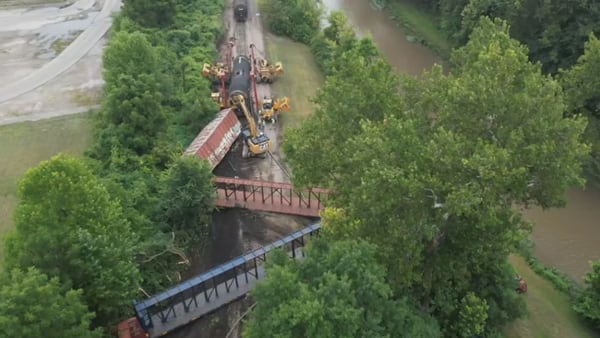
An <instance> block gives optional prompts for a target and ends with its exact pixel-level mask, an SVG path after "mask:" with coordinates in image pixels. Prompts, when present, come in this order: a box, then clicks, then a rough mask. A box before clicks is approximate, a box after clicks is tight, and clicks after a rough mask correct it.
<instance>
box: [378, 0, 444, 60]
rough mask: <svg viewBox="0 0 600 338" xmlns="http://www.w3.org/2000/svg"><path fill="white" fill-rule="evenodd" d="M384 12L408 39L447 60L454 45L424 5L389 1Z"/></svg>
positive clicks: (401, 0) (437, 19)
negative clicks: (401, 29) (402, 30)
mask: <svg viewBox="0 0 600 338" xmlns="http://www.w3.org/2000/svg"><path fill="white" fill-rule="evenodd" d="M384 10H385V11H386V12H388V13H389V14H390V17H391V18H392V19H393V20H394V21H396V22H397V23H398V25H399V26H401V27H402V28H403V29H404V30H405V32H406V33H407V38H408V39H411V40H414V42H418V43H421V44H423V45H425V46H426V47H428V48H430V49H431V50H433V51H434V52H435V53H436V54H437V55H439V56H440V57H442V58H443V59H444V60H447V59H448V58H449V57H450V53H451V52H452V47H453V46H452V43H450V41H449V40H448V38H447V37H446V34H444V32H443V31H442V29H441V28H440V27H439V25H438V22H439V18H438V17H437V15H436V14H435V13H432V12H431V11H430V10H429V9H426V8H424V6H423V5H422V4H419V3H413V2H411V1H409V0H388V1H387V4H386V6H385V7H384Z"/></svg>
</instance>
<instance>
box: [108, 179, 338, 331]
mask: <svg viewBox="0 0 600 338" xmlns="http://www.w3.org/2000/svg"><path fill="white" fill-rule="evenodd" d="M214 184H215V187H216V194H217V200H216V203H215V204H216V206H217V207H221V208H237V207H239V208H246V209H249V210H256V211H269V212H276V213H283V214H290V215H300V216H308V217H318V216H319V212H320V211H321V210H322V209H323V200H324V198H325V197H326V196H327V194H328V193H329V192H328V191H327V190H325V189H319V188H312V189H305V190H297V189H294V187H293V186H292V185H291V184H288V183H277V182H266V181H258V180H247V179H240V178H229V177H215V178H214ZM320 230H321V225H320V223H315V224H313V225H310V226H308V227H306V228H304V229H302V230H299V231H296V232H294V233H292V234H290V235H288V236H286V237H284V238H282V239H280V240H278V241H275V242H273V243H270V244H268V245H265V246H263V247H261V248H259V249H256V250H254V251H252V252H249V253H247V254H245V255H242V256H239V257H237V258H234V259H232V260H230V261H228V262H226V263H224V264H221V265H219V266H217V267H215V268H213V269H211V270H209V271H207V272H205V273H202V274H200V275H198V276H196V277H193V278H191V279H189V280H187V281H185V282H183V283H180V284H179V285H176V286H175V287H173V288H171V289H169V290H166V291H164V292H162V293H160V294H157V295H154V296H152V297H149V298H148V299H146V300H143V301H136V302H134V309H135V317H134V318H130V319H128V320H126V321H123V322H121V323H120V324H119V326H118V330H119V336H120V337H122V338H138V337H139V338H141V337H147V336H146V334H148V335H149V337H160V336H164V335H166V334H168V333H169V332H172V331H173V330H175V329H177V328H179V327H182V326H185V325H187V324H189V323H191V322H192V321H194V320H197V319H199V318H202V317H204V316H206V315H209V314H211V313H212V312H214V311H216V310H217V309H219V308H221V307H223V306H225V305H227V304H229V303H231V302H233V301H235V300H238V299H240V298H243V297H244V296H246V294H247V293H248V292H249V291H250V290H251V289H252V288H254V286H255V285H256V283H257V282H258V281H259V280H262V279H264V277H265V268H264V262H265V261H266V259H267V254H268V253H269V252H271V251H273V250H275V249H278V248H283V249H284V250H286V251H287V252H288V253H289V255H290V256H291V257H292V258H294V259H302V258H303V257H304V250H303V248H304V246H305V244H306V243H307V242H308V241H309V240H310V239H311V238H312V237H314V236H317V235H318V234H319V232H320Z"/></svg>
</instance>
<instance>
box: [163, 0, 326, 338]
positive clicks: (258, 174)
mask: <svg viewBox="0 0 600 338" xmlns="http://www.w3.org/2000/svg"><path fill="white" fill-rule="evenodd" d="M231 3H232V1H229V2H228V6H227V8H226V10H225V13H224V18H223V20H224V22H225V27H226V29H227V32H228V33H227V34H226V36H225V39H224V43H223V44H222V45H221V46H220V50H221V58H222V59H221V60H220V61H221V62H224V61H225V60H224V58H225V55H226V54H227V53H226V51H227V41H228V40H229V37H234V38H235V47H234V52H233V56H234V57H235V56H236V55H238V54H242V55H248V54H249V53H250V50H249V45H250V44H251V43H253V44H254V45H255V49H254V53H255V56H256V57H257V58H258V57H264V58H267V60H269V58H268V55H267V54H266V47H265V42H264V37H263V29H262V23H261V20H260V13H259V11H258V9H257V5H256V0H249V7H250V8H249V13H248V21H247V22H246V23H237V22H235V20H234V18H233V11H232V5H231ZM283 66H284V67H285V65H283ZM284 76H285V75H284ZM257 92H258V97H259V98H262V97H263V96H270V95H271V88H270V86H269V85H267V84H259V85H257ZM263 131H264V133H265V134H266V135H267V136H269V137H270V138H271V140H272V141H273V149H272V151H271V155H270V156H267V157H266V158H250V159H242V156H241V144H240V143H239V142H238V143H236V144H235V145H234V146H233V147H232V149H231V151H230V152H229V154H227V156H226V157H225V159H224V160H223V162H222V163H221V164H220V165H219V166H218V167H217V168H216V169H215V174H216V175H219V176H228V177H235V176H238V177H240V178H247V179H259V180H266V181H275V182H289V181H290V178H289V176H288V173H289V169H288V168H287V167H285V164H284V163H283V161H282V159H283V153H282V150H281V147H280V145H281V142H282V131H283V126H282V124H281V122H278V123H275V124H267V125H266V126H265V127H264V130H263ZM314 222H315V219H312V220H311V219H308V218H304V217H296V216H287V215H279V214H273V213H266V212H252V211H249V210H242V209H230V210H223V211H220V212H218V213H215V214H214V216H213V226H214V228H213V231H214V234H215V237H214V240H213V243H212V245H211V248H210V249H208V250H207V251H205V252H204V253H198V254H197V255H196V256H195V257H193V258H192V267H191V269H190V271H188V274H187V276H186V277H191V276H193V275H195V274H198V273H201V272H203V271H206V270H208V269H210V268H211V267H214V266H216V265H218V264H221V263H224V262H226V261H227V260H230V259H232V258H234V257H236V256H239V255H241V254H243V253H246V252H248V251H251V250H253V249H256V248H259V247H261V246H264V245H266V244H268V243H271V242H273V241H275V240H277V239H280V238H281V237H283V236H285V235H288V234H290V233H292V232H294V231H296V230H298V229H301V228H303V227H305V226H307V225H309V224H312V223H314ZM251 304H252V301H251V300H250V299H244V300H241V301H238V302H235V303H232V304H230V305H229V306H227V307H224V308H221V309H220V310H219V311H217V312H215V313H214V314H212V315H210V316H207V317H205V318H202V319H200V320H198V321H196V322H194V323H192V324H190V325H188V326H186V327H183V328H180V329H179V330H177V331H175V332H173V333H171V334H169V335H168V337H173V338H174V337H177V338H192V337H193V338H203V337H211V338H216V337H228V338H230V337H231V338H233V337H240V336H241V334H240V333H241V327H242V325H240V324H239V323H240V321H239V319H240V316H241V315H242V314H244V313H245V312H246V311H247V309H248V306H249V305H251Z"/></svg>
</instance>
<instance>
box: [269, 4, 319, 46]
mask: <svg viewBox="0 0 600 338" xmlns="http://www.w3.org/2000/svg"><path fill="white" fill-rule="evenodd" d="M264 12H265V15H266V21H267V26H268V27H269V29H270V30H271V31H272V32H273V33H275V34H279V35H283V36H287V37H289V38H290V39H292V40H295V41H299V42H302V43H305V44H308V43H310V41H311V40H312V38H313V37H314V36H315V35H316V34H317V32H318V31H319V26H320V22H321V13H322V10H321V9H320V8H319V7H318V6H317V2H316V1H314V0H266V3H265V6H264Z"/></svg>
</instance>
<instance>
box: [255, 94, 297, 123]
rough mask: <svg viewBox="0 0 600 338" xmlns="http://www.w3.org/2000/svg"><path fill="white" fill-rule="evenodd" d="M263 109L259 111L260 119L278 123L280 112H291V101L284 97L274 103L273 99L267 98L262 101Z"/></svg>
mask: <svg viewBox="0 0 600 338" xmlns="http://www.w3.org/2000/svg"><path fill="white" fill-rule="evenodd" d="M261 106H262V109H261V110H259V115H260V118H261V119H262V120H263V121H265V122H272V123H275V122H277V117H278V116H279V112H286V111H289V110H290V100H289V99H288V98H287V97H282V98H280V99H277V100H275V102H273V99H272V98H269V97H266V96H265V98H264V99H263V101H262V105H261Z"/></svg>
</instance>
